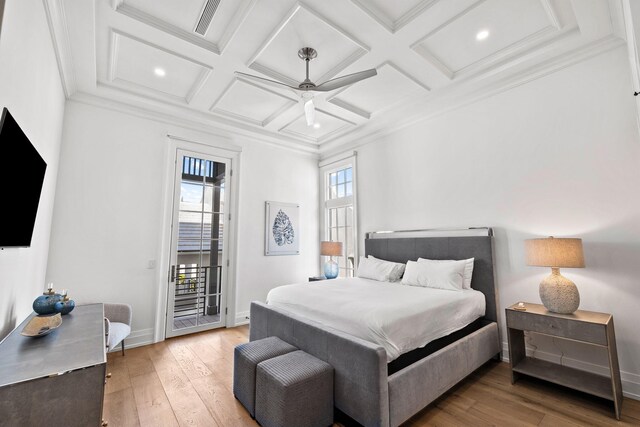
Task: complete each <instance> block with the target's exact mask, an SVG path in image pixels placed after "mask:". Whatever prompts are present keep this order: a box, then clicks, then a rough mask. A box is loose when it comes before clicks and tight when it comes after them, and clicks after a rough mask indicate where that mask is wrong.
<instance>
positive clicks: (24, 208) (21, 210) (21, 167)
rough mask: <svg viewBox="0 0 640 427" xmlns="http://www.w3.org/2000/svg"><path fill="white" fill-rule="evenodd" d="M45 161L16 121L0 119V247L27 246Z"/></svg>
mask: <svg viewBox="0 0 640 427" xmlns="http://www.w3.org/2000/svg"><path fill="white" fill-rule="evenodd" d="M46 169H47V164H46V163H45V161H44V159H43V158H42V157H41V156H40V154H38V150H36V148H35V147H34V146H33V145H32V144H31V142H30V141H29V138H27V136H26V135H25V134H24V132H23V131H22V129H20V126H18V123H16V121H15V120H14V118H13V117H12V116H11V114H10V113H9V110H7V109H6V108H4V109H3V110H2V117H1V118H0V209H1V210H2V221H0V248H7V247H28V246H31V237H32V235H33V227H34V224H35V222H36V214H37V213H38V204H39V203H40V193H41V192H42V183H43V182H44V174H45V171H46Z"/></svg>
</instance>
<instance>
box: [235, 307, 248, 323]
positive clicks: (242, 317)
mask: <svg viewBox="0 0 640 427" xmlns="http://www.w3.org/2000/svg"><path fill="white" fill-rule="evenodd" d="M248 324H249V310H247V311H238V312H237V313H236V321H235V326H241V325H248Z"/></svg>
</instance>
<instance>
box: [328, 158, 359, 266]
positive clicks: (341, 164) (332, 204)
mask: <svg viewBox="0 0 640 427" xmlns="http://www.w3.org/2000/svg"><path fill="white" fill-rule="evenodd" d="M319 166H320V167H319V170H320V179H319V181H320V209H321V213H320V215H319V216H320V230H319V235H320V240H321V241H323V240H324V241H326V240H330V229H329V226H330V220H329V210H330V209H334V208H341V207H348V206H351V208H352V209H353V219H352V221H353V223H352V229H353V230H352V233H351V234H352V235H351V236H350V237H351V239H352V241H353V258H354V259H353V268H349V267H345V268H340V272H342V270H352V272H353V276H355V271H356V268H357V265H358V260H359V246H360V245H359V238H358V236H359V234H358V223H359V221H358V203H357V201H358V197H357V194H358V174H357V162H356V153H355V152H354V153H353V155H350V156H349V157H343V158H340V159H338V160H335V161H330V162H324V163H323V162H321V163H320V165H319ZM348 167H351V183H352V184H351V189H352V192H351V196H345V197H341V198H334V199H331V198H330V191H331V182H330V174H331V173H334V172H337V171H339V170H342V169H345V168H348ZM343 243H345V242H343ZM342 256H343V257H344V258H345V265H348V264H346V263H347V262H348V254H347V248H346V245H344V254H343V255H342ZM318 258H319V269H320V271H322V269H323V265H324V262H325V261H326V259H325V258H326V257H323V256H322V255H320V256H319V257H318Z"/></svg>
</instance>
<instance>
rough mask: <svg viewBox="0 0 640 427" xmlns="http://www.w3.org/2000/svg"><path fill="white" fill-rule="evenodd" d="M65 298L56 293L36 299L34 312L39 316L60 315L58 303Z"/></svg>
mask: <svg viewBox="0 0 640 427" xmlns="http://www.w3.org/2000/svg"><path fill="white" fill-rule="evenodd" d="M63 298H64V297H63V296H62V295H60V294H55V293H50V294H44V295H40V296H39V297H38V298H36V299H35V301H33V306H32V307H33V311H35V312H36V313H37V314H55V313H58V311H57V310H56V303H58V302H61V301H62V300H63Z"/></svg>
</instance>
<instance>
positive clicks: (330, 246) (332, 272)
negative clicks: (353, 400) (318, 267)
mask: <svg viewBox="0 0 640 427" xmlns="http://www.w3.org/2000/svg"><path fill="white" fill-rule="evenodd" d="M320 255H322V256H328V257H329V259H328V260H327V262H325V263H324V277H326V278H327V279H335V278H336V277H338V263H337V262H336V261H334V260H333V257H334V256H340V255H342V242H320Z"/></svg>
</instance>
